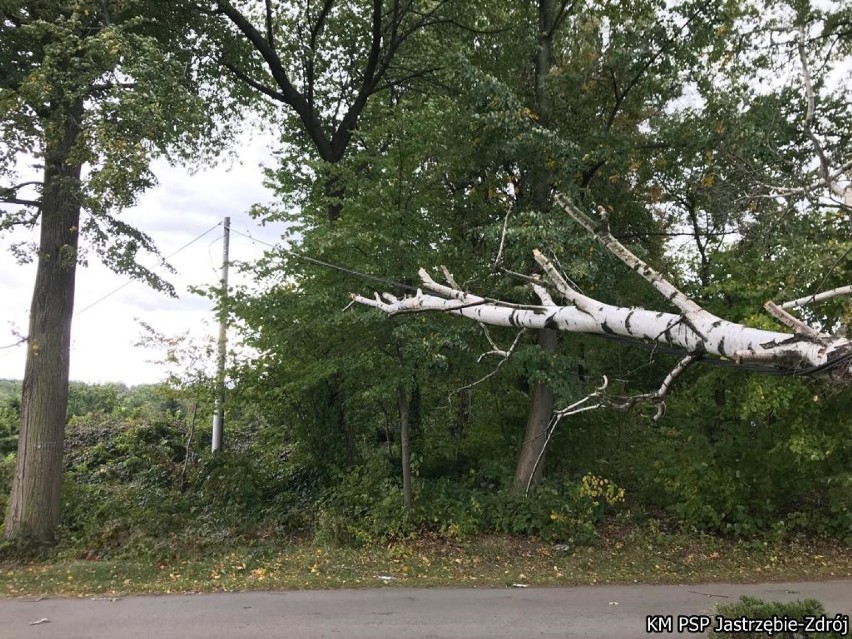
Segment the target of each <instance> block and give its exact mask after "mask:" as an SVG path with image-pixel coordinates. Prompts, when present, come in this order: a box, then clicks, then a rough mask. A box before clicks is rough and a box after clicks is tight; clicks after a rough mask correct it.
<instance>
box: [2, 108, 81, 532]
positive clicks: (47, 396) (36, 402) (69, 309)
mask: <svg viewBox="0 0 852 639" xmlns="http://www.w3.org/2000/svg"><path fill="white" fill-rule="evenodd" d="M54 112H55V113H56V115H57V117H56V122H55V124H56V125H57V127H56V130H55V131H51V130H50V125H48V127H47V129H48V130H47V133H46V140H45V164H44V190H43V193H42V201H41V238H40V245H39V253H38V270H37V272H36V281H35V288H34V289H33V299H32V305H31V307H30V326H29V336H28V350H27V363H26V368H25V371H24V382H23V389H22V395H21V431H20V438H19V441H18V456H17V461H16V464H15V475H14V478H13V480H12V492H11V495H10V497H9V508H8V510H7V512H6V520H5V531H4V534H5V536H6V538H8V539H13V538H14V539H25V538H33V539H38V540H44V541H49V540H52V539H53V536H54V534H55V531H56V527H57V525H58V524H59V520H60V517H61V510H62V454H63V448H64V438H65V419H66V411H67V408H68V371H69V364H70V362H69V355H70V347H71V319H72V316H73V313H74V277H75V273H76V267H77V238H78V227H79V223H80V199H79V195H78V194H79V184H80V172H81V165H80V163H79V162H77V161H75V160H73V159H72V152H73V150H74V146H75V144H76V141H77V138H78V136H79V134H80V119H81V118H82V115H83V105H82V103H81V102H77V103H75V104H72V105H69V106H64V107H59V108H56V109H55V110H54Z"/></svg>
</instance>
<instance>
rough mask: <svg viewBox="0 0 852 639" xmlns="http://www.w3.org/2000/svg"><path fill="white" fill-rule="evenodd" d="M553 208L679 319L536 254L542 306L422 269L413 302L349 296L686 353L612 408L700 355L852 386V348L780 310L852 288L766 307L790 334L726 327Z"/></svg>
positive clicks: (378, 304) (609, 241) (598, 223)
mask: <svg viewBox="0 0 852 639" xmlns="http://www.w3.org/2000/svg"><path fill="white" fill-rule="evenodd" d="M556 202H557V204H558V205H559V206H560V207H561V208H562V209H564V210H565V212H566V213H567V214H568V215H570V216H571V217H572V218H573V219H574V220H575V221H576V222H577V223H579V224H580V225H581V226H583V227H584V228H585V229H587V230H588V231H589V232H590V233H592V234H594V235H595V237H597V239H598V240H600V242H601V243H602V244H603V245H604V246H605V247H606V248H607V250H609V251H610V252H611V253H612V254H613V255H615V256H616V257H618V258H619V259H620V260H621V261H622V262H624V264H626V265H627V266H628V267H630V268H631V269H632V270H633V271H635V272H636V273H637V274H639V275H640V276H641V277H642V278H644V279H645V280H646V281H647V282H648V284H650V285H651V286H652V287H653V288H654V289H656V290H657V292H658V293H660V295H662V296H663V297H665V298H666V299H667V300H668V301H669V302H670V303H672V304H673V305H674V306H675V307H676V308H677V310H678V311H679V312H677V313H666V312H658V311H652V310H647V309H643V308H626V307H621V306H614V305H611V304H607V303H604V302H601V301H599V300H596V299H593V298H591V297H588V296H586V295H583V294H582V293H580V292H579V291H577V290H576V289H575V288H573V287H572V286H571V285H570V284H569V283H568V281H567V280H566V278H564V277H563V276H562V275H561V274H560V273H559V271H558V270H557V269H556V267H555V266H554V265H553V264H552V263H551V262H550V260H548V259H547V258H546V257H545V256H544V255H543V254H542V253H540V252H539V251H535V252H534V257H535V260H536V262H537V263H538V264H539V266H540V267H541V268H542V270H543V272H544V275H545V279H544V280H537V278H530V280H531V285H532V287H533V289H534V290H535V292H536V294H537V296H538V297H539V299H540V301H541V304H538V305H530V304H514V303H509V302H506V301H503V300H498V299H492V298H488V297H482V296H479V295H475V294H473V293H470V292H467V291H464V290H461V289H460V288H459V287H458V286H457V285H456V283H455V281H454V280H453V278H452V276H451V275H450V274H449V273H446V275H447V281H448V284H449V285H445V284H440V283H438V282H436V281H435V280H433V279H432V277H431V276H430V275H429V273H427V272H426V271H425V270H424V269H420V272H419V275H420V279H421V284H422V287H421V288H420V289H418V291H417V293H416V294H415V295H414V296H411V297H404V298H397V297H394V296H392V295H390V294H387V293H385V294H383V295H379V294H378V293H376V295H375V297H374V298H372V299H371V298H367V297H363V296H361V295H357V294H352V299H353V301H355V302H357V303H359V304H365V305H367V306H372V307H375V308H377V309H379V310H381V311H383V312H385V313H387V314H389V315H398V314H403V313H419V312H428V311H433V312H445V313H451V314H453V315H459V316H461V317H465V318H468V319H472V320H474V321H476V322H479V323H481V324H484V325H494V326H513V327H516V328H523V329H527V328H533V329H539V328H553V329H557V330H561V331H567V332H572V333H588V334H598V335H611V336H619V337H621V338H626V339H630V340H636V341H639V342H652V343H660V344H664V345H667V346H669V347H674V348H677V349H680V350H682V351H683V352H684V354H685V357H684V358H683V359H682V360H681V361H680V363H679V364H678V365H677V366H676V367H675V368H674V369H673V370H672V372H671V373H670V374H669V375H668V376H667V377H666V379H665V380H664V381H663V383H662V385H661V387H660V389H659V390H658V391H656V392H654V393H649V394H645V395H639V396H635V397H632V398H626V399H625V398H622V400H623V401H620V402H615V403H612V402H611V403H610V404H611V405H618V406H620V407H628V406H632V405H633V404H635V403H636V402H637V401H640V400H651V401H657V402H661V401H662V399H663V398H664V397H665V394H666V393H667V392H668V390H669V388H670V387H671V384H672V382H673V381H674V379H675V378H676V377H677V376H678V375H679V374H680V373H681V372H683V370H685V369H686V368H687V367H688V366H689V365H690V364H692V363H693V362H695V361H697V360H699V359H701V358H702V357H705V356H715V357H718V358H725V359H728V360H731V361H733V362H735V363H736V364H739V365H744V364H748V365H749V369H750V370H755V369H756V370H765V371H767V372H782V373H786V374H793V375H807V376H814V377H822V378H827V379H830V380H832V381H834V382H837V383H850V382H852V342H850V340H849V339H847V338H844V337H840V336H836V335H831V334H828V333H824V332H822V331H820V330H818V329H816V328H814V327H812V326H809V325H808V324H807V323H805V322H804V321H802V320H800V319H798V318H796V317H794V316H793V315H791V314H790V313H788V312H787V310H785V309H788V308H797V307H801V306H803V305H805V304H807V303H812V302H814V301H819V300H823V299H827V298H829V297H834V296H838V295H849V294H850V293H852V287H850V286H844V287H841V288H837V289H833V290H831V291H826V292H823V293H819V294H817V295H813V296H809V297H807V298H802V299H799V300H793V301H791V302H787V303H784V304H776V303H774V302H773V301H768V302H767V303H766V304H765V306H764V308H766V310H767V311H768V312H769V313H771V314H772V315H773V317H775V318H776V319H777V320H779V321H780V322H781V323H782V324H784V326H786V327H787V328H788V329H790V330H789V332H780V331H768V330H762V329H757V328H751V327H748V326H744V325H742V324H737V323H735V322H730V321H727V320H724V319H722V318H720V317H718V316H716V315H714V314H712V313H710V312H709V311H707V310H705V309H704V308H702V307H701V306H700V305H699V304H697V303H696V302H694V301H693V300H692V299H690V298H689V297H688V296H687V295H685V294H684V293H683V292H681V291H680V290H678V288H677V287H675V286H674V285H673V284H672V283H671V282H669V281H668V280H666V279H665V278H664V277H663V276H662V275H661V274H660V273H658V272H657V271H656V270H654V269H653V268H652V267H651V266H649V265H648V264H646V263H645V262H643V261H642V260H641V259H639V258H638V257H637V256H636V255H634V254H633V253H632V252H630V251H629V250H628V249H627V248H626V247H625V246H624V245H622V244H621V243H620V242H619V241H618V240H617V239H615V237H613V235H612V234H611V233H610V231H609V227H608V224H607V217H606V213H605V212H604V211H601V214H600V218H599V219H597V220H595V219H593V218H591V217H589V216H588V215H587V214H586V213H584V212H583V211H581V210H580V209H579V208H578V207H577V206H576V205H574V204H573V203H572V202H571V201H569V200H568V199H567V198H566V197H564V196H562V195H557V196H556ZM445 272H446V271H445ZM545 285H549V286H551V287H552V288H554V289H555V290H556V291H557V292H558V293H559V294H560V295H561V296H562V297H563V298H564V299H565V300H566V302H567V303H566V304H564V305H560V304H556V303H555V302H554V301H553V299H552V297H551V295H550V293H549V292H548V290H547V288H545ZM658 415H659V413H658Z"/></svg>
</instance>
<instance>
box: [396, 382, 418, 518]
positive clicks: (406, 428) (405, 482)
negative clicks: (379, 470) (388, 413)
mask: <svg viewBox="0 0 852 639" xmlns="http://www.w3.org/2000/svg"><path fill="white" fill-rule="evenodd" d="M397 406H398V408H399V442H400V446H399V447H400V451H401V456H402V499H403V503H404V504H405V509H406V510H407V511H409V512H410V511H411V509H412V508H414V491H413V490H412V488H411V419H410V412H409V406H408V396H407V395H406V394H405V388H403V387H402V386H400V387H399V391H398V400H397Z"/></svg>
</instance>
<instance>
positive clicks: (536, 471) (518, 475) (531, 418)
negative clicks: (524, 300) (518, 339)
mask: <svg viewBox="0 0 852 639" xmlns="http://www.w3.org/2000/svg"><path fill="white" fill-rule="evenodd" d="M556 341H557V333H556V331H554V330H553V329H550V328H544V329H541V330H540V331H538V345H539V346H540V347H541V348H542V350H543V351H544V352H545V353H547V354H548V355H552V354H553V353H555V352H556ZM552 416H553V391H552V390H550V387H549V386H548V385H547V384H545V383H544V382H536V383H535V384H534V385H533V392H532V402H531V403H530V412H529V414H528V416H527V427H526V430H525V431H524V441H523V443H522V444H521V452H520V453H519V454H518V463H517V466H516V467H515V482H514V488H515V490H516V491H520V492H523V491H524V490H526V488H527V486H528V485H535V484H537V483H538V481H539V480H540V479H541V475H542V469H543V468H544V464H542V463H539V464H538V465H536V461H537V460H538V458H539V456H540V455H541V451H542V449H543V448H544V442H545V441H546V438H547V425H548V424H549V423H550V418H551V417H552Z"/></svg>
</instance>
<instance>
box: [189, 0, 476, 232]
mask: <svg viewBox="0 0 852 639" xmlns="http://www.w3.org/2000/svg"><path fill="white" fill-rule="evenodd" d="M453 5H454V2H453V1H452V0H440V1H439V2H433V3H428V4H427V3H421V2H416V1H407V2H400V1H399V0H394V1H393V2H385V1H384V0H358V1H356V2H342V1H340V0H322V2H317V3H314V2H310V1H309V0H307V1H302V2H296V3H291V4H287V5H282V4H280V3H273V2H271V0H264V2H262V3H261V2H253V1H245V0H243V1H231V0H216V1H215V2H210V3H207V4H201V5H200V6H199V10H200V11H202V12H203V13H204V14H206V15H208V16H210V17H211V18H212V19H214V20H217V21H219V23H220V25H221V27H222V33H223V36H222V37H221V38H220V39H219V42H218V47H219V50H218V61H219V62H220V64H221V65H222V66H223V68H224V69H225V70H226V72H227V73H229V74H231V76H232V77H233V78H235V79H236V80H237V81H238V82H239V83H241V84H242V85H243V86H244V88H245V89H246V90H248V91H249V92H250V93H253V94H254V95H255V96H258V97H261V96H262V97H263V98H264V99H266V100H267V101H270V102H271V104H273V105H278V106H284V107H285V108H286V113H287V116H288V117H287V118H286V119H285V120H284V121H283V122H281V123H280V125H281V126H282V140H283V141H284V142H285V144H286V145H287V146H289V147H291V148H296V149H298V150H299V151H298V153H297V158H296V160H297V162H298V161H300V160H302V159H303V158H302V157H298V155H303V154H307V155H309V156H311V157H316V158H319V159H320V160H321V164H320V167H319V170H320V176H319V178H320V182H321V188H322V191H323V194H324V196H325V198H326V200H327V218H328V221H329V222H334V221H335V220H337V218H338V217H339V216H340V214H341V211H342V209H343V199H344V197H345V190H344V187H343V184H342V180H341V178H340V177H339V176H338V175H336V173H335V170H334V167H335V166H336V165H338V164H339V163H340V161H341V160H342V159H343V158H344V156H345V155H346V152H347V150H348V149H349V147H350V144H351V142H352V137H353V134H354V132H355V130H356V129H357V127H358V122H359V119H360V118H361V116H362V114H363V113H364V109H365V108H366V106H367V103H368V101H369V100H370V98H371V97H372V96H374V95H375V94H376V93H379V92H380V91H386V90H388V89H389V88H390V87H392V86H394V85H399V84H404V83H407V82H410V81H412V80H414V79H416V78H420V77H423V76H426V75H428V74H430V73H432V72H434V71H435V70H436V67H435V65H434V64H431V63H429V62H424V61H422V60H417V59H416V58H410V59H409V60H405V57H406V47H407V46H408V45H409V44H410V41H411V40H414V39H416V38H417V37H418V35H419V34H421V33H422V32H423V31H425V30H428V29H429V28H430V27H433V26H436V25H446V24H458V23H457V22H456V20H455V18H454V16H453V15H452V14H450V9H451V8H452V7H453ZM459 26H461V25H460V24H459ZM400 59H402V61H401V60H400ZM406 62H408V63H410V64H413V65H414V66H408V65H407V64H406ZM394 65H396V67H398V68H397V69H396V72H395V73H394V74H391V69H392V68H393V67H394Z"/></svg>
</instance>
